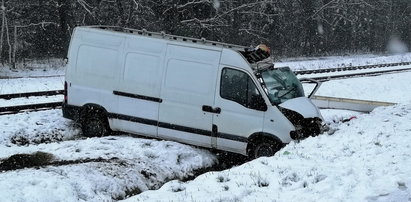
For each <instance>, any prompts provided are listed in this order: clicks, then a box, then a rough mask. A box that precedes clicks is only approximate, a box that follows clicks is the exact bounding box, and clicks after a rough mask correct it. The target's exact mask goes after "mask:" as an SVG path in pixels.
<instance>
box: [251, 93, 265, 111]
mask: <svg viewBox="0 0 411 202" xmlns="http://www.w3.org/2000/svg"><path fill="white" fill-rule="evenodd" d="M249 108H251V109H255V110H258V111H267V105H266V104H265V101H264V98H263V97H262V96H261V95H252V96H251V100H250V103H249Z"/></svg>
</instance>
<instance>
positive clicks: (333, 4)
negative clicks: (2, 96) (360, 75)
mask: <svg viewBox="0 0 411 202" xmlns="http://www.w3.org/2000/svg"><path fill="white" fill-rule="evenodd" d="M1 4H2V5H1V8H0V10H1V12H2V13H1V16H2V23H1V24H2V27H1V34H0V35H1V36H0V37H1V40H0V56H1V62H2V63H3V64H4V63H15V62H16V61H17V62H18V61H22V60H25V59H30V58H35V59H41V58H50V57H57V58H64V57H66V54H67V49H68V45H69V41H70V36H71V33H72V31H73V29H74V27H76V26H81V25H111V26H120V27H128V28H136V29H147V30H149V31H165V32H166V33H169V34H174V35H182V36H189V37H194V38H202V37H204V38H206V39H209V40H215V41H221V42H226V43H234V44H240V45H245V46H250V45H258V44H260V43H265V44H268V45H269V46H270V47H271V51H272V52H273V54H275V55H280V56H318V55H328V54H344V53H381V52H384V51H385V50H386V46H387V43H388V41H389V40H390V39H392V38H397V39H400V40H401V41H403V42H404V43H405V44H407V45H408V46H409V45H411V22H410V19H411V18H410V17H411V1H410V0H287V1H284V0H256V1H245V0H238V1H237V0H236V1H234V0H30V1H27V0H2V2H1Z"/></svg>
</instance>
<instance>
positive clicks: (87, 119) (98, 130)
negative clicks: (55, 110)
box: [81, 109, 110, 137]
mask: <svg viewBox="0 0 411 202" xmlns="http://www.w3.org/2000/svg"><path fill="white" fill-rule="evenodd" d="M81 130H82V131H83V135H84V136H86V137H102V136H107V135H108V134H109V132H110V128H109V125H108V120H107V117H106V116H105V115H104V113H103V112H102V111H101V110H92V109H86V110H85V112H84V115H83V119H82V122H81Z"/></svg>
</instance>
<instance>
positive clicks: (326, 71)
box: [294, 62, 411, 75]
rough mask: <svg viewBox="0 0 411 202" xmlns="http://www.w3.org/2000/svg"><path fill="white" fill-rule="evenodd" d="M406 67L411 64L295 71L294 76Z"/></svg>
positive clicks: (400, 63)
mask: <svg viewBox="0 0 411 202" xmlns="http://www.w3.org/2000/svg"><path fill="white" fill-rule="evenodd" d="M406 65H411V62H398V63H386V64H375V65H361V66H349V67H338V68H326V69H314V70H297V71H294V74H296V75H305V74H321V73H332V72H343V71H354V70H364V69H374V68H383V67H396V66H406ZM404 69H405V68H404ZM410 69H411V68H410Z"/></svg>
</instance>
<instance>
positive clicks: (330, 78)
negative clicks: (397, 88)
mask: <svg viewBox="0 0 411 202" xmlns="http://www.w3.org/2000/svg"><path fill="white" fill-rule="evenodd" d="M407 71H411V68H403V69H392V70H383V71H374V72H363V73H352V74H341V75H330V76H320V77H309V78H301V79H300V80H302V81H303V80H307V79H313V80H316V81H320V82H324V81H329V80H335V79H346V78H353V77H363V76H380V75H382V74H385V73H397V72H407Z"/></svg>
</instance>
